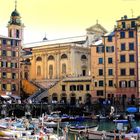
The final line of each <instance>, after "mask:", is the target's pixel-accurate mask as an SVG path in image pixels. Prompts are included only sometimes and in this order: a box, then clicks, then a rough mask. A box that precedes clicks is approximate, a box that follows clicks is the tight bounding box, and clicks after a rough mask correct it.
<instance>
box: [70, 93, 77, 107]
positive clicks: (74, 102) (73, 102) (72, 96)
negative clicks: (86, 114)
mask: <svg viewBox="0 0 140 140" xmlns="http://www.w3.org/2000/svg"><path fill="white" fill-rule="evenodd" d="M70 104H71V105H75V104H76V95H75V93H71V94H70Z"/></svg>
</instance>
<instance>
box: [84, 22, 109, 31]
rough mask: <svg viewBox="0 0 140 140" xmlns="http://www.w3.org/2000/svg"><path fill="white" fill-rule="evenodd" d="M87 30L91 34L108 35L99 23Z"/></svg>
mask: <svg viewBox="0 0 140 140" xmlns="http://www.w3.org/2000/svg"><path fill="white" fill-rule="evenodd" d="M86 30H87V32H89V33H103V34H105V33H107V30H106V29H105V28H104V27H103V26H102V25H100V24H98V23H97V24H95V25H93V26H91V27H89V28H87V29H86Z"/></svg>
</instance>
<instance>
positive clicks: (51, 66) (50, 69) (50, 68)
mask: <svg viewBox="0 0 140 140" xmlns="http://www.w3.org/2000/svg"><path fill="white" fill-rule="evenodd" d="M49 77H50V79H52V77H53V65H50V66H49Z"/></svg>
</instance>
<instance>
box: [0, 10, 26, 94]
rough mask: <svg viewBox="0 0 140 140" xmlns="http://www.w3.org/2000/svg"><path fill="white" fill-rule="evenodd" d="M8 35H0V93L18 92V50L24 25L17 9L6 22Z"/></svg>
mask: <svg viewBox="0 0 140 140" xmlns="http://www.w3.org/2000/svg"><path fill="white" fill-rule="evenodd" d="M7 28H8V37H5V36H2V35H0V60H1V61H0V93H1V95H5V94H14V95H15V94H16V95H19V94H20V50H21V42H22V39H23V28H24V25H23V24H22V22H21V17H20V14H19V13H18V11H17V9H16V8H15V10H14V11H13V12H12V13H11V17H10V21H9V22H8V26H7Z"/></svg>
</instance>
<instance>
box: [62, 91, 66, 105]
mask: <svg viewBox="0 0 140 140" xmlns="http://www.w3.org/2000/svg"><path fill="white" fill-rule="evenodd" d="M61 103H65V104H66V103H67V95H66V93H62V94H61Z"/></svg>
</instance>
